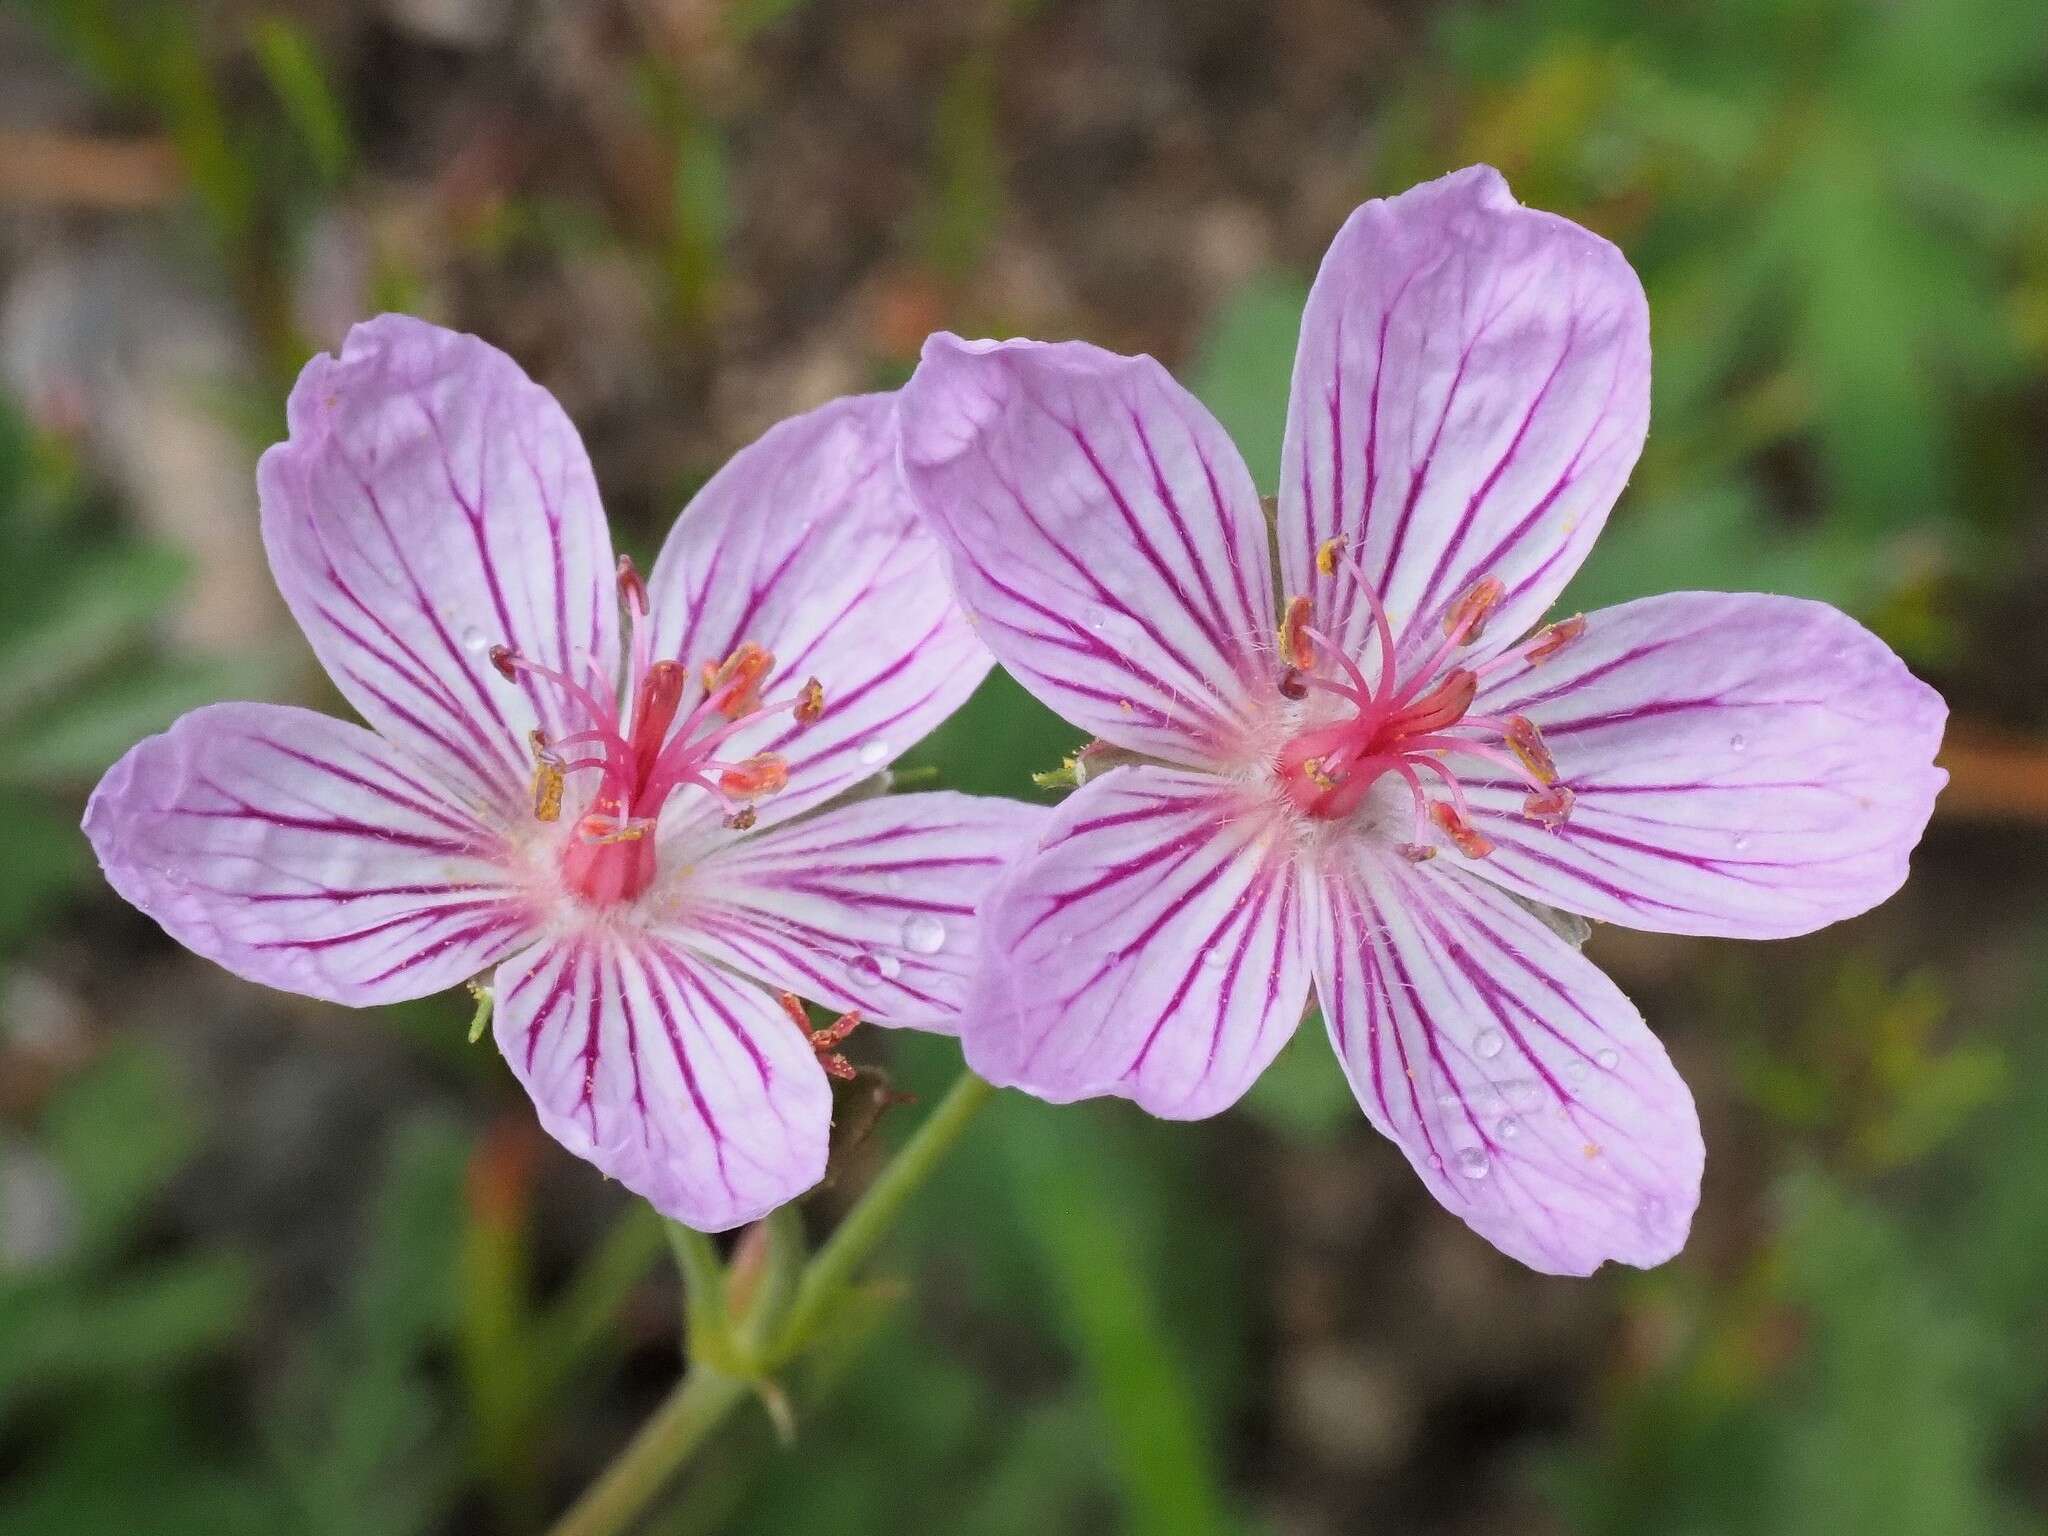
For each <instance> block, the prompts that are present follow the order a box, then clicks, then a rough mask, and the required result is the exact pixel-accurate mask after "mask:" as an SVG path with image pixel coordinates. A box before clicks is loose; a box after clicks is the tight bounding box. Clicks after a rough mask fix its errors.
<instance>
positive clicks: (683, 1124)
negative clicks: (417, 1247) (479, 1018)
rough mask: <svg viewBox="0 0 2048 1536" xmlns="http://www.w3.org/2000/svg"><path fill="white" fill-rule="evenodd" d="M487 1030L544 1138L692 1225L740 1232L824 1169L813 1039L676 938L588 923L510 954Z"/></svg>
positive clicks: (824, 1088) (825, 1087)
mask: <svg viewBox="0 0 2048 1536" xmlns="http://www.w3.org/2000/svg"><path fill="white" fill-rule="evenodd" d="M493 1028H494V1031H495V1033H496V1036H497V1041H498V1049H499V1050H501V1051H502V1052H504V1055H505V1060H506V1061H507V1062H508V1063H509V1064H510V1065H511V1068H512V1071H513V1074H514V1075H515V1076H516V1077H518V1079H519V1081H520V1083H521V1084H522V1085H523V1086H524V1087H525V1089H526V1091H527V1093H528V1094H529V1095H530V1096H531V1097H532V1099H533V1106H534V1110H535V1112H536V1113H537V1114H538V1115H539V1116H540V1123H541V1125H542V1127H543V1128H544V1129H545V1130H546V1131H547V1133H548V1134H549V1135H550V1136H553V1137H554V1138H555V1140H557V1141H559V1142H560V1143H561V1144H562V1145H563V1146H564V1147H567V1148H568V1149H569V1150H570V1151H571V1152H573V1153H575V1154H576V1155H577V1156H578V1157H580V1158H583V1159H584V1160H585V1161H587V1162H589V1163H591V1164H592V1165H594V1166H595V1167H596V1168H597V1169H598V1170H599V1171H600V1172H601V1173H604V1174H606V1175H607V1176H609V1177H611V1178H614V1179H617V1180H618V1181H619V1182H620V1183H621V1184H623V1185H625V1186H626V1188H628V1189H630V1190H632V1191H633V1192H634V1193H635V1194H637V1195H640V1196H642V1197H643V1198H645V1199H646V1200H647V1202H648V1203H649V1204H650V1205H652V1206H653V1207H654V1208H655V1209H656V1210H658V1211H660V1212H661V1213H662V1214H663V1215H664V1216H668V1217H672V1218H673V1219H675V1220H676V1221H680V1222H682V1223H683V1224H684V1225H685V1226H690V1227H695V1228H697V1229H698V1230H699V1231H703V1232H723V1231H725V1230H726V1229H727V1228H729V1227H737V1226H740V1225H742V1224H743V1223H746V1222H749V1221H753V1220H755V1219H756V1218H758V1217H761V1216H764V1215H766V1214H767V1213H768V1212H769V1211H772V1210H774V1209H775V1208H776V1207H777V1206H779V1205H782V1204H785V1203H786V1202H788V1201H790V1200H793V1199H795V1198H796V1197H797V1196H798V1195H800V1194H802V1193H803V1192H804V1191H805V1190H807V1189H809V1188H810V1187H811V1186H812V1185H813V1184H815V1183H817V1182H818V1180H819V1179H820V1178H822V1177H823V1176H824V1173H825V1154H826V1145H827V1141H828V1139H829V1134H830V1130H831V1124H832V1087H831V1084H830V1082H829V1081H828V1080H827V1079H826V1077H825V1071H824V1068H823V1067H822V1066H820V1065H819V1063H818V1058H817V1056H816V1055H815V1054H814V1053H813V1052H812V1050H811V1045H810V1041H809V1039H808V1038H807V1037H806V1036H805V1034H804V1032H803V1031H802V1030H800V1029H798V1028H797V1027H796V1025H795V1024H794V1023H792V1022H791V1020H790V1018H789V1016H788V1015H787V1014H785V1013H784V1012H783V1011H782V1009H781V1007H780V1006H779V1005H778V1004H777V1003H776V1001H775V999H774V998H772V997H771V996H769V994H768V993H767V992H765V991H763V990H762V989H761V988H760V987H757V986H755V985H753V984H752V983H751V982H747V981H743V980H741V979H740V978H738V977H736V976H734V975H732V974H731V973H730V972H727V971H725V970H722V969H720V968H719V967H718V966H715V965H712V964H710V963H708V962H707V961H705V960H702V959H700V958H699V957H697V956H695V955H692V954H690V953H689V952H688V951H686V950H684V949H683V948H681V947H680V946H679V945H678V944H677V943H676V942H675V938H674V936H672V935H667V934H664V933H661V932H654V933H647V932H632V931H628V930H625V929H619V928H605V927H593V928H591V929H588V930H586V931H584V932H582V933H581V934H579V935H576V936H573V937H566V938H562V939H558V940H556V941H555V942H552V943H549V944H546V945H542V946H539V947H537V948H535V949H533V950H531V951H530V952H528V953H527V954H524V955H521V956H519V957H517V958H516V959H513V960H510V961H508V962H507V963H506V964H504V965H502V966H500V967H499V968H498V980H497V1011H496V1015H495V1023H494V1025H493Z"/></svg>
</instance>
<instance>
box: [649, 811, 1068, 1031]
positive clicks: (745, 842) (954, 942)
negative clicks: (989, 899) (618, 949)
mask: <svg viewBox="0 0 2048 1536" xmlns="http://www.w3.org/2000/svg"><path fill="white" fill-rule="evenodd" d="M1049 814H1050V813H1049V812H1048V811H1046V810H1045V809H1044V808H1043V807H1040V806H1034V805H1025V804H1023V803H1022V802H1020V801H1016V800H1000V799H995V798H990V797H981V796H974V795H958V794H950V793H934V794H917V795H889V796H885V797H883V798H881V799H875V800H862V801H856V802H854V803H852V804H848V805H843V806H838V807H835V808H833V809H830V810H826V811H822V812H820V813H819V814H818V815H816V816H811V817H806V818H805V819H804V820H802V821H797V822H791V823H789V824H787V825H785V826H781V827H778V828H776V829H775V830H773V831H771V832H757V833H753V834H751V835H749V836H747V837H743V838H738V839H735V840H734V841H732V842H730V843H727V844H725V845H724V846H723V847H721V848H720V849H718V850H717V851H716V852H714V853H713V854H711V855H710V856H709V857H707V858H705V859H704V860H702V862H700V863H699V864H697V865H696V866H695V867H693V868H692V870H691V871H690V874H689V876H688V879H687V882H686V883H685V884H684V886H683V887H682V888H681V890H680V891H679V893H678V901H679V904H680V908H681V912H680V916H679V922H680V923H681V924H683V925H686V926H687V928H688V936H689V943H690V945H691V946H692V947H693V948H695V949H698V950H701V951H703V952H704V953H706V954H708V955H710V956H711V957H712V958H714V959H716V960H718V961H720V962H722V963H723V964H726V965H728V966H731V967H732V968H733V969H735V970H738V971H741V972H743V973H745V974H747V975H749V976H754V977H758V978H759V979H761V980H762V981H764V982H766V983H767V984H768V985H770V986H772V987H776V988H778V989H786V990H788V991H792V992H795V993H798V994H800V995H801V996H803V997H807V998H810V999H811V1000H812V1001H814V1002H818V1003H822V1004H824V1005H825V1006H826V1007H828V1008H836V1009H839V1010H841V1011H845V1010H849V1009H858V1010H859V1011H860V1013H861V1015H862V1016H863V1017H864V1018H866V1019H869V1020H871V1021H873V1022H874V1023H877V1024H895V1025H910V1026H914V1027H916V1028H920V1029H932V1030H939V1031H941V1032H944V1033H947V1034H952V1033H955V1032H956V1031H957V1030H958V1028H959V1015H960V1010H961V1007H962V1005H963V1004H964V1003H965V1001H966V996H967V984H968V979H969V977H970V976H971V974H972V972H973V967H974V959H975V952H976V948H977V943H976V939H977V924H976V916H975V914H976V910H977V908H979V906H980V905H981V901H982V898H983V896H984V895H985V894H986V893H987V891H988V888H989V886H990V885H991V883H993V881H994V880H995V878H996V877H997V875H999V874H1000V873H1001V872H1002V870H1003V868H1004V867H1005V866H1006V865H1007V864H1009V863H1010V862H1011V861H1013V860H1014V859H1016V858H1017V857H1018V856H1019V855H1021V854H1022V853H1024V851H1025V850H1026V849H1028V848H1029V847H1030V846H1031V845H1032V840H1033V839H1034V838H1035V837H1036V835H1037V834H1038V832H1039V831H1040V830H1041V828H1042V827H1043V826H1044V825H1045V822H1046V819H1047V817H1048V815H1049Z"/></svg>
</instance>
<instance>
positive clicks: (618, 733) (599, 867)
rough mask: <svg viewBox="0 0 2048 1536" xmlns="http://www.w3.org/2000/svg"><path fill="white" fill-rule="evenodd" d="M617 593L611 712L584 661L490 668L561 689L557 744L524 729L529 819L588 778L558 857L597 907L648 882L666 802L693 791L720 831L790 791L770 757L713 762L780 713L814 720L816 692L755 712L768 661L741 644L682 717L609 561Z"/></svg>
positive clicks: (544, 815)
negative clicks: (591, 780) (562, 726)
mask: <svg viewBox="0 0 2048 1536" xmlns="http://www.w3.org/2000/svg"><path fill="white" fill-rule="evenodd" d="M619 595H620V598H621V599H622V601H623V602H624V603H625V606H626V609H627V612H628V614H629V616H630V620H631V624H632V645H631V653H630V656H629V658H628V662H627V675H626V686H625V688H624V690H623V691H622V693H621V695H620V697H619V702H618V703H617V704H614V703H613V701H612V700H613V694H612V683H611V680H610V679H609V678H607V677H604V676H603V675H602V673H601V672H600V671H599V669H598V668H597V666H596V665H595V663H591V664H590V670H589V679H588V681H587V683H586V682H578V681H577V680H576V679H575V678H573V677H570V676H567V675H566V674H564V673H561V672H556V671H554V670H552V669H550V668H547V667H543V666H540V665H537V664H536V663H534V662H531V661H528V660H527V659H526V658H525V657H523V656H520V655H518V654H517V653H515V652H514V651H513V650H511V649H510V648H509V647H507V646H502V645H500V646H495V647H493V648H492V650H491V664H492V665H493V666H495V667H496V668H497V669H498V671H499V672H500V673H502V674H503V675H504V676H505V677H506V678H508V679H517V678H518V677H519V675H520V674H521V673H525V674H526V675H527V676H529V677H536V678H540V679H542V680H543V681H545V682H548V683H550V684H552V685H553V686H554V687H556V688H558V689H560V690H561V693H562V696H563V698H564V699H565V700H566V701H567V702H568V704H569V707H570V710H571V713H572V714H573V715H574V716H575V717H577V718H579V720H580V722H581V724H582V726H583V728H582V729H580V730H576V731H572V732H571V733H570V734H568V735H566V736H563V737H561V738H560V739H559V740H552V741H551V740H549V739H548V737H547V735H546V734H545V733H544V732H541V731H534V732H533V733H532V736H531V740H532V743H533V764H534V766H533V814H534V819H535V820H537V821H555V820H558V819H559V818H560V816H561V814H562V795H563V791H564V787H565V783H566V780H567V779H568V776H569V775H570V774H572V773H583V772H592V773H596V774H597V775H598V783H597V790H596V793H595V794H594V795H593V796H592V797H591V801H590V805H589V807H588V808H587V809H586V810H585V811H584V813H583V814H582V815H581V816H579V817H578V818H577V820H576V825H575V827H574V829H573V830H572V831H571V833H570V836H569V840H568V843H567V844H566V846H565V847H564V850H563V854H562V877H563V880H564V882H565V883H566V884H567V885H568V887H569V889H571V890H572V891H574V892H576V894H577V895H579V896H581V897H582V898H583V899H584V900H585V901H588V902H590V903H592V904H594V905H597V906H607V905H610V904H613V903H616V902H622V901H631V900H632V899H633V898H634V897H636V896H638V895H640V893H641V892H643V891H645V890H646V889H647V888H648V887H649V886H650V885H652V884H653V883H654V873H655V856H654V842H655V839H654V832H655V826H656V823H657V821H658V820H659V818H660V815H661V808H662V806H663V805H665V804H666V803H667V802H668V797H669V796H670V795H672V794H674V793H675V792H676V790H678V789H680V788H682V787H683V786H684V785H686V784H689V785H695V786H696V787H697V788H699V789H701V790H703V791H705V792H706V793H707V794H709V795H710V796H711V797H712V798H713V799H714V800H716V801H718V803H719V804H720V805H721V806H723V807H724V808H725V812H726V825H727V826H729V827H738V828H746V827H749V826H752V825H753V822H754V812H753V808H752V802H753V801H755V800H758V799H760V798H762V797H763V796H765V795H772V794H774V793H775V792H776V791H777V790H779V789H781V788H782V787H783V786H784V785H785V784H787V783H788V782H789V765H788V764H787V763H786V762H784V761H783V759H782V758H780V757H779V756H777V755H776V754H775V753H773V752H760V753H756V754H755V755H754V756H752V757H747V758H742V759H740V760H739V761H737V762H728V761H723V760H721V759H719V758H718V757H717V755H716V754H717V751H718V749H719V748H720V747H721V746H723V745H724V744H725V743H726V742H727V741H728V740H730V739H731V738H732V737H733V736H734V735H735V734H737V733H738V732H739V731H741V730H743V729H745V728H746V727H747V726H749V725H751V724H753V723H754V722H755V721H756V720H760V719H762V718H764V717H766V716H768V715H773V714H778V713H780V712H781V711H783V710H788V711H790V713H791V714H793V715H794V717H795V718H796V721H797V723H798V724H799V725H809V724H810V723H811V722H813V721H815V720H816V719H817V718H818V717H819V716H820V715H822V714H823V713H824V712H825V690H824V689H823V688H822V687H821V686H819V683H818V680H817V679H816V678H812V679H810V680H809V681H808V682H806V683H805V684H804V685H803V687H802V688H801V689H799V690H798V691H797V694H796V696H795V697H794V698H790V699H779V700H776V701H774V702H772V703H767V704H764V703H762V702H761V694H760V686H761V683H762V681H763V679H765V678H766V677H767V676H768V674H769V673H770V672H772V671H774V669H775V657H774V656H773V655H772V654H770V653H769V652H767V651H765V650H763V649H762V648H761V647H760V646H758V645H756V644H754V642H753V641H751V640H749V641H746V642H745V643H743V644H742V645H741V646H740V647H739V648H738V649H737V650H735V651H734V652H733V653H732V654H731V655H730V656H728V657H726V658H725V660H724V661H721V662H706V663H705V664H704V670H703V680H704V698H703V699H702V701H701V702H699V703H698V705H697V707H696V708H695V709H693V710H691V711H690V713H689V714H688V715H686V716H683V717H682V719H681V721H680V723H678V720H677V716H678V715H679V713H680V712H681V707H682V701H683V690H684V686H685V683H686V682H687V676H686V674H685V673H684V671H683V667H682V664H681V663H680V662H676V661H666V660H664V661H654V660H651V659H650V656H649V648H650V644H651V642H650V638H649V636H648V633H647V622H646V621H647V587H646V585H645V583H643V582H642V581H641V579H640V574H639V572H637V571H636V570H634V569H633V564H632V562H631V561H630V560H628V559H627V558H626V557H625V556H623V555H622V556H620V557H619Z"/></svg>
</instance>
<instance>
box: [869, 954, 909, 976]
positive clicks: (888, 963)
mask: <svg viewBox="0 0 2048 1536" xmlns="http://www.w3.org/2000/svg"><path fill="white" fill-rule="evenodd" d="M875 969H876V970H878V971H880V972H881V973H882V979H883V980H885V981H894V980H895V979H896V978H897V977H898V976H900V975H902V974H903V962H902V961H901V960H898V959H897V958H896V957H895V956H894V955H891V954H881V955H877V956H876V957H875Z"/></svg>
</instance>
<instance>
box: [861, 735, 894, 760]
mask: <svg viewBox="0 0 2048 1536" xmlns="http://www.w3.org/2000/svg"><path fill="white" fill-rule="evenodd" d="M888 756H889V743H887V742H886V741H884V740H882V738H881V737H879V736H875V737H871V738H869V739H868V740H866V741H864V742H862V743H861V744H860V761H861V766H862V767H863V768H875V767H879V766H880V765H881V764H882V762H883V761H884V760H885V759H886V758H887V757H888Z"/></svg>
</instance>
